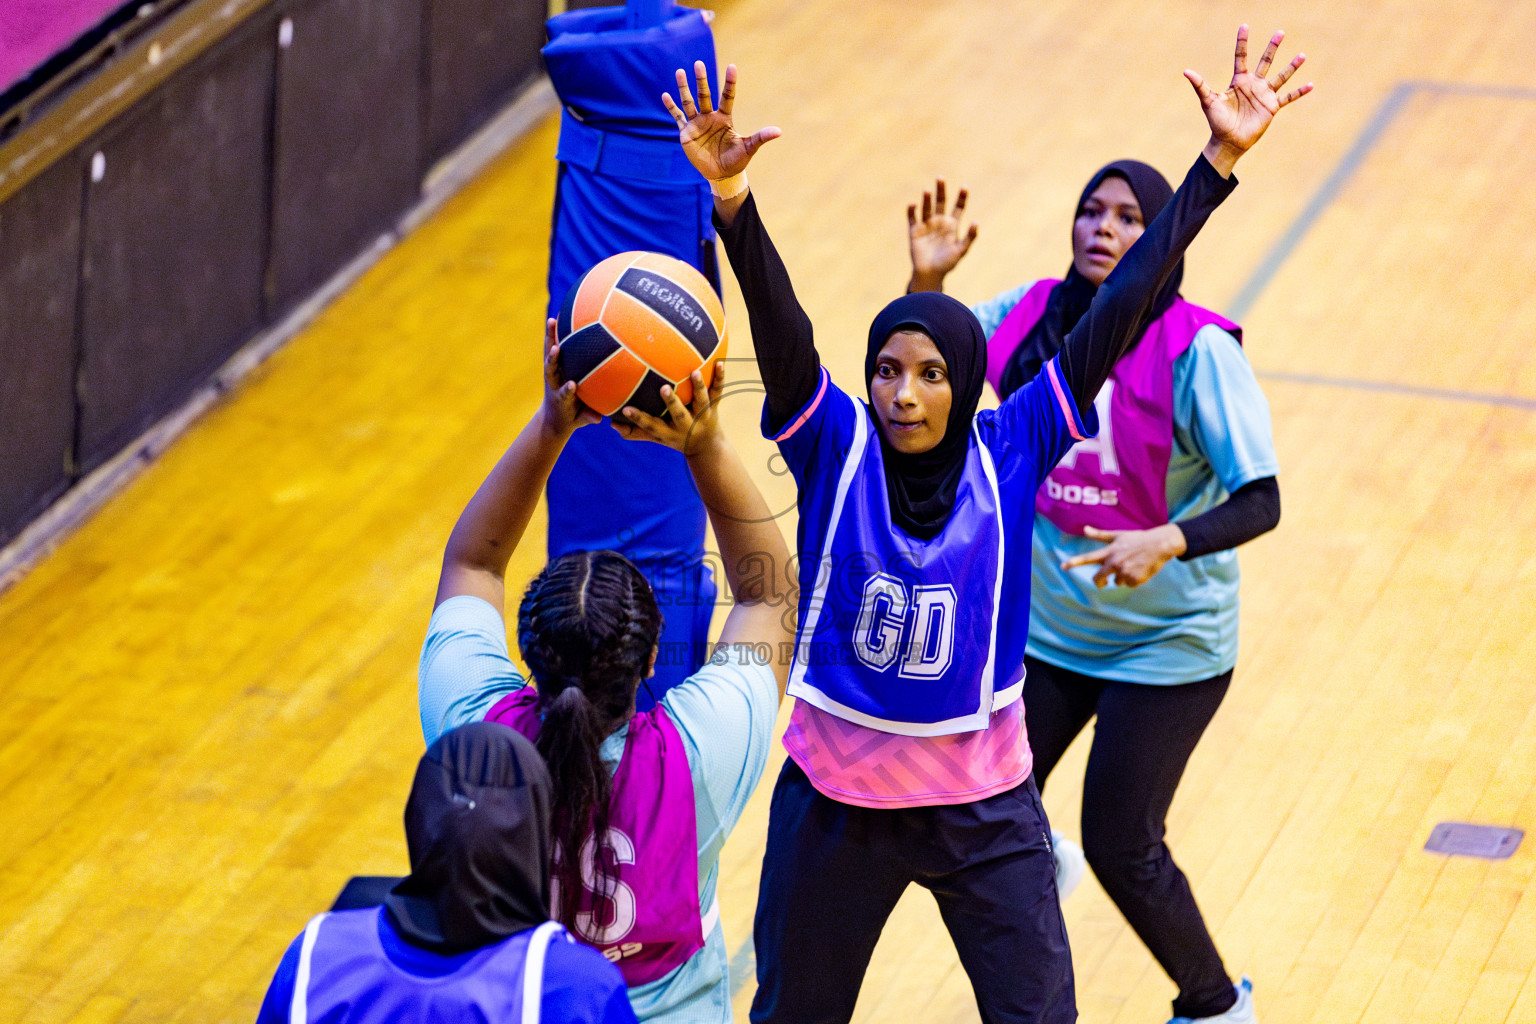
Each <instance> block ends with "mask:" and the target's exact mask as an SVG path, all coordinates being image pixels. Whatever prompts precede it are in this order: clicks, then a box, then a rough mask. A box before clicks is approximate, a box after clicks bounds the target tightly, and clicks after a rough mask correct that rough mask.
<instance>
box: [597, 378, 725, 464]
mask: <svg viewBox="0 0 1536 1024" xmlns="http://www.w3.org/2000/svg"><path fill="white" fill-rule="evenodd" d="M690 379H691V380H692V381H693V408H692V409H689V408H687V407H686V406H684V405H683V403H682V401H681V400H679V399H678V397H677V393H676V392H675V391H673V390H672V388H670V387H663V388H662V389H661V400H662V401H663V402H665V403H666V404H667V419H658V418H657V417H655V416H652V415H650V414H649V413H644V412H641V411H640V410H639V409H636V408H635V407H634V406H630V405H626V406H625V407H624V408H623V410H622V411H621V415H622V416H623V417H624V418H625V419H626V420H628V421H629V423H628V424H627V425H622V426H621V425H620V424H619V422H618V420H617V419H615V420H614V425H615V426H616V427H619V428H620V429H619V433H621V434H623V435H624V436H625V437H628V438H631V439H636V440H644V441H655V442H657V443H658V444H664V445H666V446H667V447H668V448H672V449H675V450H677V451H680V452H682V453H683V454H684V455H697V454H699V453H700V452H702V451H703V450H704V449H705V448H707V447H709V446H710V445H711V444H714V443H715V442H716V441H718V440H719V419H720V417H718V416H716V415H715V406H716V405H717V404H718V403H719V401H720V391H721V389H722V388H724V387H725V364H724V363H716V364H715V371H714V379H713V380H712V381H711V382H710V385H709V387H708V388H705V387H704V375H703V374H702V373H700V372H699V371H698V370H694V371H693V373H692V375H691V378H690ZM669 421H670V422H669Z"/></svg>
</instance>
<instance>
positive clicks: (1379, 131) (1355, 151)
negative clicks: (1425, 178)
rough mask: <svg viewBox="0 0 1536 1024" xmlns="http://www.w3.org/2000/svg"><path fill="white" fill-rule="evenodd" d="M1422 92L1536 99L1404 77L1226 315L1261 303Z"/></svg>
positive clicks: (1518, 92) (1505, 89)
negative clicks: (1302, 245)
mask: <svg viewBox="0 0 1536 1024" xmlns="http://www.w3.org/2000/svg"><path fill="white" fill-rule="evenodd" d="M1419 93H1428V94H1430V95H1440V96H1473V97H1486V98H1490V99H1512V100H1536V88H1525V87H1521V86H1502V85H1477V84H1472V83H1458V82H1429V81H1410V82H1399V83H1398V84H1397V85H1396V86H1395V87H1394V88H1393V89H1392V91H1391V92H1389V93H1388V94H1387V95H1386V97H1385V98H1383V99H1382V101H1381V104H1380V105H1379V106H1378V107H1377V108H1376V112H1375V113H1374V114H1372V115H1371V117H1370V120H1368V121H1366V123H1365V127H1364V128H1362V129H1361V130H1360V134H1359V135H1357V136H1356V137H1355V141H1354V143H1353V145H1351V146H1350V147H1349V150H1348V151H1347V152H1346V153H1345V154H1344V156H1343V157H1341V158H1340V159H1339V162H1338V164H1337V165H1336V166H1335V167H1334V169H1333V173H1331V174H1329V175H1328V177H1327V179H1326V180H1325V181H1324V182H1323V183H1322V185H1320V186H1319V187H1318V190H1317V191H1316V192H1315V193H1314V194H1313V196H1312V198H1311V200H1310V201H1308V203H1307V205H1306V207H1305V208H1304V209H1303V210H1302V211H1301V213H1300V214H1298V215H1297V217H1296V219H1295V220H1294V221H1292V222H1291V226H1290V227H1289V228H1287V229H1286V231H1285V234H1283V235H1281V236H1280V238H1279V240H1278V241H1276V242H1275V244H1274V245H1273V246H1271V247H1270V250H1269V252H1267V253H1265V255H1264V259H1263V260H1261V261H1260V262H1259V265H1258V266H1257V267H1256V268H1254V271H1253V274H1252V275H1251V276H1250V277H1249V278H1248V281H1247V283H1245V284H1244V285H1243V287H1242V288H1241V289H1239V290H1238V293H1237V297H1236V298H1234V299H1233V300H1232V301H1231V302H1230V303H1228V306H1227V310H1226V316H1227V317H1228V318H1229V319H1232V320H1237V321H1242V320H1243V319H1244V318H1246V317H1247V315H1248V313H1249V312H1250V311H1251V310H1252V309H1253V307H1254V304H1255V303H1256V302H1258V299H1259V296H1260V295H1262V294H1263V293H1264V290H1265V289H1266V288H1268V287H1269V284H1270V282H1271V281H1273V280H1274V279H1275V276H1276V275H1277V274H1278V273H1279V272H1280V268H1281V267H1282V266H1284V265H1285V262H1286V261H1287V260H1289V259H1290V258H1291V254H1292V253H1293V252H1295V251H1296V249H1297V247H1298V246H1300V245H1301V242H1302V240H1303V239H1304V238H1306V236H1307V233H1308V232H1309V231H1311V230H1312V226H1313V225H1314V224H1316V223H1317V222H1318V220H1320V219H1321V218H1322V216H1323V214H1324V213H1325V212H1326V211H1327V209H1328V207H1330V206H1332V205H1333V202H1334V200H1335V199H1337V198H1338V197H1339V193H1340V192H1342V191H1343V190H1344V186H1345V185H1347V184H1348V183H1349V180H1350V179H1351V178H1352V177H1354V174H1355V172H1356V171H1357V170H1359V169H1360V165H1361V164H1363V163H1365V161H1366V158H1367V157H1369V156H1370V155H1371V151H1372V150H1373V149H1375V148H1376V144H1377V143H1378V142H1380V141H1381V137H1382V136H1383V135H1385V134H1386V132H1387V129H1388V128H1390V127H1392V124H1393V122H1394V121H1396V120H1397V118H1398V115H1399V114H1401V113H1402V111H1403V108H1404V107H1405V106H1407V105H1408V101H1409V100H1410V99H1412V98H1413V97H1414V96H1415V95H1417V94H1419Z"/></svg>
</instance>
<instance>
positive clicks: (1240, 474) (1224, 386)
mask: <svg viewBox="0 0 1536 1024" xmlns="http://www.w3.org/2000/svg"><path fill="white" fill-rule="evenodd" d="M1173 396H1174V407H1173V422H1174V432H1175V437H1176V440H1177V441H1178V442H1179V444H1180V445H1181V446H1182V447H1184V448H1185V449H1186V450H1187V451H1193V452H1198V453H1199V454H1200V455H1201V456H1203V457H1204V458H1205V461H1206V462H1208V463H1209V464H1210V466H1211V470H1212V471H1213V472H1214V473H1215V474H1216V478H1217V479H1218V480H1220V481H1221V485H1222V487H1224V488H1225V489H1226V491H1227V493H1228V494H1230V493H1232V492H1233V491H1235V490H1237V489H1238V488H1239V487H1242V486H1243V485H1244V484H1248V483H1252V482H1253V481H1255V480H1262V479H1264V478H1265V477H1270V476H1276V475H1278V474H1279V472H1280V464H1279V461H1278V460H1277V459H1276V457H1275V438H1274V433H1273V431H1272V430H1271V428H1270V422H1269V402H1268V401H1267V400H1266V399H1265V398H1264V392H1263V390H1262V389H1260V387H1259V382H1258V379H1257V378H1256V377H1255V376H1254V375H1253V367H1251V366H1249V365H1248V359H1247V357H1246V356H1244V355H1243V350H1242V347H1241V346H1240V345H1238V343H1237V339H1235V338H1233V337H1232V335H1230V334H1228V333H1227V332H1226V331H1224V330H1222V329H1221V328H1220V327H1217V326H1215V325H1214V324H1213V325H1210V326H1207V327H1205V328H1203V329H1201V331H1200V333H1199V334H1196V335H1195V339H1194V341H1193V342H1192V343H1191V344H1190V346H1189V348H1188V349H1186V350H1185V352H1184V354H1183V355H1181V356H1180V357H1179V358H1178V361H1177V362H1175V363H1174V367H1173Z"/></svg>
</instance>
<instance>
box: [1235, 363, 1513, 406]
mask: <svg viewBox="0 0 1536 1024" xmlns="http://www.w3.org/2000/svg"><path fill="white" fill-rule="evenodd" d="M1254 372H1255V374H1256V375H1257V376H1259V377H1260V378H1262V379H1264V380H1274V381H1281V382H1283V383H1286V384H1320V385H1322V386H1324V387H1330V388H1353V389H1355V390H1356V391H1381V392H1385V393H1387V394H1396V395H1413V396H1414V397H1416V398H1438V399H1442V400H1444V401H1447V402H1476V403H1477V404H1479V405H1502V406H1504V407H1506V408H1509V409H1524V410H1526V411H1529V412H1536V398H1522V397H1520V396H1519V395H1499V394H1491V393H1489V392H1484V391H1452V390H1450V389H1447V388H1424V387H1418V386H1417V385H1414V384H1394V383H1392V382H1391V381H1384V380H1362V379H1359V378H1356V377H1325V376H1323V375H1321V374H1316V373H1285V372H1282V371H1278V370H1255V371H1254Z"/></svg>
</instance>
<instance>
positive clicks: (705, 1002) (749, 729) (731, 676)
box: [418, 596, 779, 1024]
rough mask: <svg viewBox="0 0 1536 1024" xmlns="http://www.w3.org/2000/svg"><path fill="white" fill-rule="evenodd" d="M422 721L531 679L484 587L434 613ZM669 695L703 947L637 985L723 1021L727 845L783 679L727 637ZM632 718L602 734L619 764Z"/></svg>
mask: <svg viewBox="0 0 1536 1024" xmlns="http://www.w3.org/2000/svg"><path fill="white" fill-rule="evenodd" d="M418 685H419V697H420V704H421V730H422V733H423V735H424V736H425V737H426V741H427V743H428V744H431V743H432V742H433V741H434V740H436V739H437V737H438V736H440V735H442V734H443V733H444V732H447V731H448V730H449V729H452V728H455V727H456V726H460V725H464V724H466V723H469V722H478V721H482V720H483V719H484V718H485V715H486V713H487V712H488V711H490V710H491V707H492V706H493V705H494V704H495V703H496V702H497V701H499V700H500V699H501V698H503V697H505V696H506V695H507V694H509V693H511V692H513V691H515V690H519V689H522V688H523V687H524V686H526V685H527V680H526V679H524V678H523V676H522V675H521V674H520V673H519V672H518V671H517V668H516V666H515V665H514V664H513V662H512V658H511V656H510V653H509V650H508V647H507V631H506V625H505V624H504V623H503V621H502V618H501V616H500V614H498V613H497V611H496V609H495V608H494V607H492V606H491V605H490V604H488V603H487V602H485V601H483V600H481V599H480V598H477V597H469V596H459V597H452V598H449V599H448V600H446V601H444V602H443V603H442V604H441V605H439V606H438V607H437V610H436V611H435V612H433V614H432V621H431V623H430V624H429V625H428V627H427V638H426V641H425V643H423V645H422V650H421V664H420V669H419V674H418ZM660 703H661V704H662V705H664V706H665V707H666V710H667V714H668V715H669V716H670V717H671V719H672V722H673V723H674V724H675V725H676V726H677V731H678V733H679V734H680V735H681V736H682V739H683V744H684V747H685V749H686V751H687V754H688V767H689V770H690V771H691V772H692V774H693V792H694V801H695V804H696V808H695V810H696V813H697V815H698V834H699V908H700V915H701V916H702V917H704V918H705V922H706V923H705V937H704V948H703V949H702V950H700V951H699V952H698V953H696V954H694V956H693V957H692V958H691V959H689V960H688V961H687V962H686V963H684V964H683V965H682V966H681V967H678V968H677V969H676V970H674V971H672V972H671V973H670V974H668V975H666V976H665V977H663V978H661V979H659V980H657V981H653V982H650V983H648V984H645V985H637V986H634V987H632V988H631V989H630V990H629V1001H630V1005H631V1006H632V1007H633V1008H634V1011H635V1015H636V1016H637V1017H639V1018H640V1020H642V1021H660V1022H666V1024H685V1022H687V1024H716V1022H719V1024H724V1022H727V1021H729V1020H730V1019H731V1001H730V980H729V978H728V976H727V970H726V967H727V963H728V957H727V954H726V949H725V935H724V933H723V932H722V931H721V929H720V923H719V914H718V911H717V910H716V903H715V890H716V887H717V883H718V879H719V873H720V850H721V848H722V847H723V846H724V845H725V840H726V837H727V836H728V835H730V832H731V829H732V828H734V827H735V825H736V822H737V820H738V819H739V818H740V817H741V814H742V811H744V810H745V809H746V804H747V799H748V798H749V797H750V796H751V795H752V791H753V790H754V789H756V788H757V783H758V780H759V779H760V778H761V777H762V774H763V769H764V767H765V766H766V765H767V763H768V751H769V749H770V747H771V745H772V740H773V725H774V721H775V719H776V718H777V716H778V708H779V688H778V682H777V680H776V679H775V678H774V674H773V668H772V666H771V665H767V664H762V663H761V659H759V658H757V657H756V656H755V655H754V654H753V653H752V649H751V648H749V647H739V646H738V647H728V648H725V649H723V650H722V651H721V652H719V653H718V654H716V655H715V657H714V658H713V659H711V660H710V662H709V663H708V664H706V665H705V666H704V667H703V668H701V669H699V671H697V672H695V673H694V674H693V675H692V676H690V677H689V678H688V679H687V680H686V681H685V682H683V683H681V684H679V685H677V686H675V687H673V688H672V689H670V690H668V691H667V693H666V695H665V696H663V697H662V699H661V701H660ZM628 732H629V730H628V727H627V726H625V727H621V728H620V729H619V730H618V731H617V732H615V733H614V734H613V735H611V736H609V737H608V738H607V739H606V740H604V741H603V746H602V757H603V760H604V761H605V762H606V763H607V764H608V766H609V770H610V771H613V770H616V769H617V767H618V763H619V758H620V757H622V756H623V753H624V743H625V740H626V738H627V737H628Z"/></svg>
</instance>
